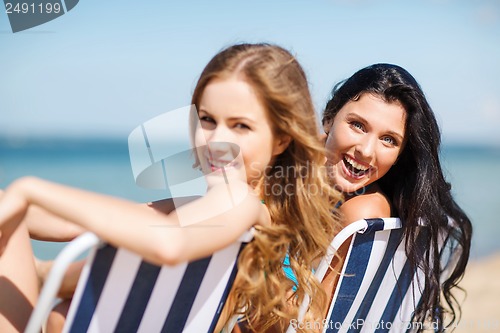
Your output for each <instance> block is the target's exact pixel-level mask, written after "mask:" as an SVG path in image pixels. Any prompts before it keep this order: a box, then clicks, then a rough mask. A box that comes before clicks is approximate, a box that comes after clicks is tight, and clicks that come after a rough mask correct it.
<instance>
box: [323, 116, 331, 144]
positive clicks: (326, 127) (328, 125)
mask: <svg viewBox="0 0 500 333" xmlns="http://www.w3.org/2000/svg"><path fill="white" fill-rule="evenodd" d="M332 124H333V120H330V121H327V122H325V123H323V131H325V134H326V136H328V133H330V130H331V128H332ZM325 140H326V138H325Z"/></svg>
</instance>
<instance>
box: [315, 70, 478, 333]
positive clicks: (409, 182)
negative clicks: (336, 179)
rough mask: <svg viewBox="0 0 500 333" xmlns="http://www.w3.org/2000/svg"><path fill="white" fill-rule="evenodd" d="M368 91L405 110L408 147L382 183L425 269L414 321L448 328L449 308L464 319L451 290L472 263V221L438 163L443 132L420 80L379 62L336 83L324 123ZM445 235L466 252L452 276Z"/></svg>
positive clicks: (412, 253)
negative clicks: (443, 251)
mask: <svg viewBox="0 0 500 333" xmlns="http://www.w3.org/2000/svg"><path fill="white" fill-rule="evenodd" d="M365 93H368V94H373V95H374V96H377V97H379V98H382V99H383V100H384V101H386V102H398V103H401V105H402V106H403V108H404V109H405V110H406V114H407V116H406V144H405V147H404V148H403V151H402V152H401V154H400V156H399V159H398V161H397V163H396V164H395V165H394V166H393V167H392V168H391V169H390V170H389V172H388V173H387V174H386V175H385V176H383V177H382V178H381V179H380V180H379V181H378V183H379V185H380V187H381V188H382V191H383V192H384V193H385V194H386V195H387V196H388V197H389V198H390V199H391V203H392V205H393V209H394V212H395V214H397V216H399V217H400V218H401V220H402V221H403V225H404V227H403V228H404V234H405V236H406V244H405V246H406V254H407V256H408V258H409V260H410V262H411V263H413V267H414V268H415V269H416V268H417V267H420V269H422V271H423V273H424V274H423V276H424V277H425V278H424V290H423V294H422V299H421V302H420V304H419V306H418V307H417V310H416V312H415V314H414V320H415V321H419V322H422V321H425V320H428V319H430V320H432V321H433V322H434V323H436V322H437V323H439V325H438V326H439V327H441V329H442V328H443V327H444V326H446V324H445V323H444V322H443V314H444V312H445V310H446V308H445V307H444V306H446V307H447V308H448V310H449V311H450V312H451V319H450V322H449V323H448V324H452V323H453V322H454V321H455V320H457V319H458V318H460V313H461V308H460V304H458V302H457V299H456V298H455V296H454V295H453V294H452V292H451V290H452V288H454V287H457V284H458V282H459V281H460V280H461V278H462V276H463V274H464V271H465V267H466V265H467V261H468V258H469V251H470V244H471V236H472V225H471V222H470V220H469V218H468V217H467V215H466V214H465V213H464V212H463V210H462V209H461V208H460V207H459V206H458V205H457V203H456V202H455V201H454V200H453V197H452V195H451V192H450V190H451V185H450V184H449V183H447V182H446V180H445V177H444V175H443V171H442V169H441V164H440V161H439V149H440V141H441V135H440V131H439V127H438V124H437V121H436V118H435V116H434V113H433V111H432V109H431V107H430V106H429V103H428V102H427V100H426V98H425V96H424V93H423V91H422V89H421V88H420V86H419V84H418V83H417V81H416V80H415V79H414V78H413V76H412V75H411V74H410V73H408V72H407V71H406V70H405V69H403V68H401V67H399V66H396V65H390V64H375V65H372V66H369V67H366V68H363V69H361V70H359V71H358V72H356V73H355V74H354V75H352V76H351V77H350V78H349V79H347V80H345V81H344V82H340V83H339V84H337V85H336V86H335V87H334V89H333V92H332V98H331V99H330V100H329V101H328V103H327V105H326V108H325V111H324V113H323V124H328V123H330V122H332V121H333V120H334V118H335V115H336V114H337V113H338V112H339V110H340V109H341V108H342V107H343V106H344V105H345V104H346V103H347V102H349V101H350V100H353V99H356V98H357V97H359V96H360V95H361V94H365ZM448 218H450V219H448ZM421 224H424V225H426V226H427V227H428V228H426V229H427V230H428V231H427V232H428V234H426V237H423V238H422V237H420V239H419V237H418V236H419V233H420V232H419V230H420V229H421V228H419V225H421ZM443 236H445V237H447V242H446V244H447V249H448V250H450V251H451V253H456V252H455V251H456V250H457V251H461V255H460V256H459V258H458V262H457V263H456V266H454V267H452V270H451V274H450V275H449V276H448V274H445V273H443V269H444V266H446V265H447V264H450V263H451V261H452V258H449V257H444V256H443V255H441V256H440V249H441V246H440V243H442V241H443V239H442V238H443ZM459 253H460V252H459ZM442 278H444V279H445V280H444V281H442ZM441 297H444V302H443V301H442V300H441ZM429 316H430V317H429Z"/></svg>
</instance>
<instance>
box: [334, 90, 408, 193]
mask: <svg viewBox="0 0 500 333" xmlns="http://www.w3.org/2000/svg"><path fill="white" fill-rule="evenodd" d="M405 122H406V111H405V110H404V108H403V107H402V106H401V104H399V103H397V102H393V103H387V102H385V101H384V100H382V99H380V98H379V97H376V96H374V95H372V94H368V93H365V94H362V95H361V96H360V97H359V98H358V99H357V100H352V101H349V102H347V103H346V104H345V105H344V106H343V107H342V108H341V109H340V110H339V112H338V113H337V115H335V118H334V120H333V123H330V124H325V132H326V133H328V137H327V140H326V144H325V146H326V149H327V151H328V156H327V163H326V165H327V168H328V173H329V175H330V177H331V178H332V180H333V182H334V184H335V185H336V186H337V188H338V189H339V190H340V191H342V192H344V193H350V192H354V191H356V190H359V189H360V188H362V187H364V186H366V185H368V184H371V183H373V182H374V181H376V180H377V179H380V178H381V177H382V176H384V175H385V174H386V173H387V172H388V171H389V169H390V168H391V167H392V165H393V164H394V163H395V162H396V160H397V158H398V156H399V154H400V152H401V151H402V148H403V145H404V139H405Z"/></svg>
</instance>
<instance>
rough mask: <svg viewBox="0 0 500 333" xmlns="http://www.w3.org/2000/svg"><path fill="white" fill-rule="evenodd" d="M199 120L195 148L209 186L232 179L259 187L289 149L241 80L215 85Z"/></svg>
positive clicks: (205, 96) (207, 90)
mask: <svg viewBox="0 0 500 333" xmlns="http://www.w3.org/2000/svg"><path fill="white" fill-rule="evenodd" d="M198 117H199V119H200V126H198V127H197V128H196V132H195V145H196V146H197V147H199V148H197V152H198V159H199V161H200V165H201V167H202V170H203V171H204V173H205V174H206V175H207V180H208V183H209V186H210V185H211V184H213V183H214V182H216V183H217V182H220V181H221V179H225V178H227V177H228V176H229V177H238V178H239V179H241V180H245V179H246V182H247V183H248V184H250V185H252V186H253V187H255V185H256V184H257V183H258V181H259V179H260V178H261V177H262V176H263V174H264V171H265V169H266V167H267V166H268V165H270V163H271V162H272V159H273V157H274V156H276V155H279V154H281V153H282V152H283V151H284V150H285V149H286V146H287V145H286V144H285V142H283V141H282V140H279V139H277V138H275V135H274V134H273V128H272V125H271V123H270V121H269V119H268V117H267V111H266V109H265V107H264V105H263V104H262V103H261V101H260V100H259V99H258V97H257V95H256V94H255V92H254V89H253V88H252V87H251V86H250V85H249V84H248V83H246V82H245V81H244V80H242V79H240V78H237V77H234V76H233V77H230V78H228V79H223V80H221V79H215V80H213V81H211V82H210V83H209V84H208V85H207V86H206V87H205V89H204V91H203V93H202V95H201V98H200V102H199V106H198ZM222 167H224V168H222ZM223 172H224V173H226V174H225V175H223ZM221 176H224V177H221Z"/></svg>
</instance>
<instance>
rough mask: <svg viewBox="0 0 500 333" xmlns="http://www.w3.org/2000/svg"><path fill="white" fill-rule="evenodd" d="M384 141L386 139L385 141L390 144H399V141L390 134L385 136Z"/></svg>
mask: <svg viewBox="0 0 500 333" xmlns="http://www.w3.org/2000/svg"><path fill="white" fill-rule="evenodd" d="M382 141H384V142H385V143H388V144H390V145H393V146H396V145H397V141H396V140H395V139H394V138H393V137H390V136H384V137H383V138H382Z"/></svg>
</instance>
